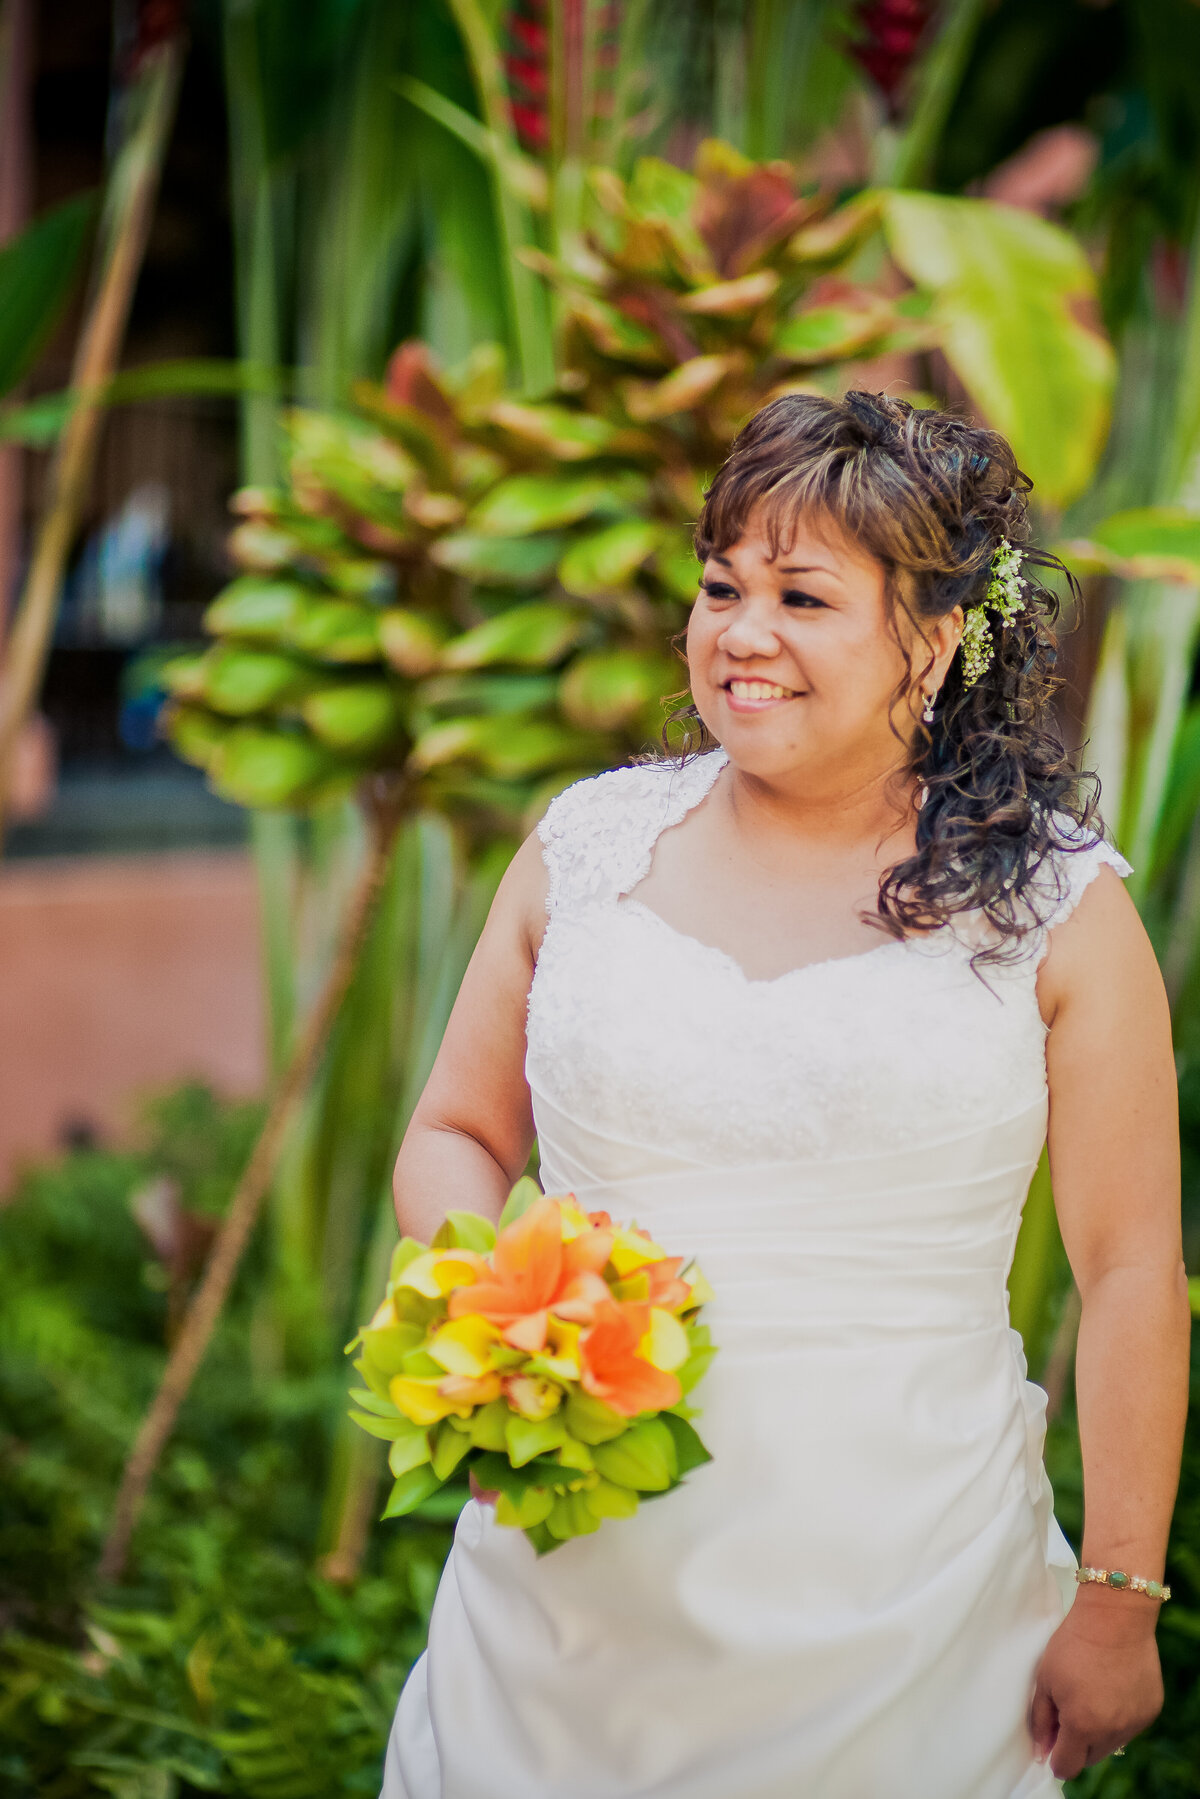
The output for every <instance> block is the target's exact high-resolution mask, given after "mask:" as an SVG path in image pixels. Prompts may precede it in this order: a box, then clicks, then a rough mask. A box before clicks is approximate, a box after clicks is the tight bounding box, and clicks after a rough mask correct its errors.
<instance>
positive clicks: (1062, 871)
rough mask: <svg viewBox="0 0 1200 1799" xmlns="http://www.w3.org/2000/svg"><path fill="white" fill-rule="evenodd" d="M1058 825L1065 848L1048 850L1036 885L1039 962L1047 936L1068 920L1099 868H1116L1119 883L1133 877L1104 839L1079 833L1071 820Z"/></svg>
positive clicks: (1117, 852) (1120, 855) (1046, 944)
mask: <svg viewBox="0 0 1200 1799" xmlns="http://www.w3.org/2000/svg"><path fill="white" fill-rule="evenodd" d="M1057 822H1058V828H1059V836H1060V838H1061V840H1062V842H1063V844H1064V845H1066V846H1068V847H1065V848H1061V849H1054V850H1051V852H1050V854H1049V856H1048V857H1047V859H1046V865H1045V867H1044V869H1043V871H1042V872H1041V873H1040V874H1039V877H1038V881H1037V885H1038V887H1039V889H1040V891H1041V895H1042V905H1041V906H1040V908H1039V910H1040V911H1041V924H1040V928H1039V932H1038V936H1039V943H1038V954H1037V960H1038V961H1039V962H1040V961H1041V960H1042V958H1043V957H1044V956H1045V954H1046V950H1047V948H1048V947H1049V936H1050V932H1051V931H1052V930H1053V929H1054V927H1055V926H1056V925H1060V924H1062V923H1063V921H1064V920H1065V919H1068V918H1070V916H1071V914H1072V912H1074V910H1075V908H1076V906H1077V905H1078V904H1079V902H1080V900H1081V899H1082V898H1083V896H1084V894H1085V893H1086V892H1087V890H1088V888H1089V887H1090V886H1091V884H1092V882H1093V881H1094V880H1095V878H1096V876H1097V875H1098V874H1099V873H1100V870H1101V869H1102V868H1115V869H1116V871H1117V873H1118V874H1119V875H1120V877H1121V879H1122V880H1126V879H1128V877H1129V876H1130V875H1131V874H1132V873H1133V868H1132V866H1131V864H1130V863H1128V862H1127V861H1126V860H1125V858H1124V856H1123V855H1122V854H1121V852H1120V851H1119V850H1115V849H1114V848H1113V846H1112V844H1111V843H1106V842H1105V841H1104V839H1103V837H1097V836H1095V835H1094V834H1093V833H1091V832H1086V833H1085V832H1081V831H1080V829H1079V827H1078V826H1077V825H1076V824H1075V823H1074V821H1073V820H1069V819H1063V818H1059V819H1058V821H1057ZM1047 901H1049V905H1048V907H1047V904H1046V902H1047Z"/></svg>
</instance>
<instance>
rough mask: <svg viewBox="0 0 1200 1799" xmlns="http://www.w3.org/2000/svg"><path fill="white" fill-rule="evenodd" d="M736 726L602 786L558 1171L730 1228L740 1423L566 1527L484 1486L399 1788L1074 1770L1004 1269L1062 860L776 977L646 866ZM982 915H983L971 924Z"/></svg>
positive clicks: (605, 1792) (1051, 1569)
mask: <svg viewBox="0 0 1200 1799" xmlns="http://www.w3.org/2000/svg"><path fill="white" fill-rule="evenodd" d="M724 760H725V758H724V755H723V753H722V752H720V751H717V752H714V753H713V754H711V755H708V756H705V757H702V758H698V759H696V760H694V761H692V762H690V763H686V764H685V765H684V766H683V767H682V768H680V767H679V766H678V765H676V764H672V763H662V764H658V765H653V766H643V767H637V768H627V769H621V770H617V771H615V772H613V773H610V774H606V775H601V776H599V777H598V778H597V779H595V780H592V781H585V782H581V783H580V784H579V785H577V786H575V787H573V788H570V789H569V790H568V791H567V792H566V793H564V794H563V795H562V796H561V797H560V798H559V799H558V800H556V801H555V802H554V804H553V805H552V806H551V807H550V810H549V812H548V813H547V815H546V818H545V820H544V821H543V824H542V827H541V836H542V840H543V843H544V846H545V858H546V862H547V865H548V868H549V871H550V897H549V902H548V908H549V912H550V919H549V924H548V927H547V931H546V937H545V942H544V944H543V947H542V951H541V955H540V957H539V961H538V967H537V973H536V976H535V978H534V982H533V988H532V992H531V994H530V999H529V1036H528V1042H529V1048H528V1061H527V1065H526V1072H527V1075H528V1079H529V1085H530V1088H531V1090H532V1094H533V1106H534V1115H535V1119H536V1123H537V1132H538V1140H539V1143H540V1147H541V1158H542V1161H541V1172H542V1183H543V1186H544V1187H545V1189H546V1191H547V1192H550V1193H561V1192H565V1191H568V1190H569V1191H573V1192H574V1193H576V1194H577V1195H578V1196H579V1199H580V1200H581V1201H582V1203H583V1204H584V1205H585V1206H586V1207H588V1208H597V1207H602V1208H604V1209H605V1210H607V1211H609V1212H611V1213H612V1215H613V1216H614V1218H617V1219H619V1220H622V1221H623V1220H625V1219H628V1218H633V1219H636V1220H637V1222H638V1223H639V1224H641V1225H643V1226H644V1227H646V1228H647V1229H648V1230H649V1231H651V1232H652V1233H653V1235H654V1236H655V1238H656V1239H657V1240H658V1241H659V1242H660V1243H662V1244H663V1245H664V1246H665V1248H666V1249H667V1250H668V1252H669V1253H672V1254H681V1253H685V1254H687V1255H693V1254H694V1255H696V1256H697V1257H698V1258H699V1260H700V1263H701V1265H702V1267H703V1269H704V1272H705V1273H706V1275H707V1276H708V1278H709V1281H710V1282H711V1284H712V1286H713V1288H714V1289H715V1292H716V1298H715V1300H714V1301H713V1302H712V1304H711V1305H710V1306H709V1308H708V1310H707V1313H706V1322H708V1323H709V1324H710V1325H711V1327H712V1333H713V1338H714V1341H715V1342H716V1343H717V1344H718V1345H719V1346H720V1347H719V1353H718V1355H717V1357H716V1360H715V1362H714V1363H713V1365H712V1367H711V1369H710V1371H709V1373H708V1374H707V1376H706V1377H705V1380H704V1381H703V1383H702V1384H701V1386H700V1387H699V1389H698V1390H697V1393H696V1395H695V1397H696V1399H697V1401H698V1403H699V1404H700V1405H701V1407H702V1412H703V1415H702V1417H701V1418H700V1419H699V1420H698V1425H699V1429H700V1431H701V1434H702V1436H703V1437H704V1439H705V1441H706V1443H707V1444H708V1447H709V1448H710V1449H711V1451H712V1454H713V1460H712V1461H711V1463H709V1464H708V1465H706V1466H705V1467H703V1468H700V1469H698V1470H696V1471H695V1472H694V1473H692V1474H691V1475H690V1476H689V1477H688V1479H687V1481H686V1483H685V1484H684V1485H683V1486H682V1487H680V1488H678V1489H677V1490H676V1491H674V1492H672V1493H669V1494H667V1495H665V1496H664V1497H663V1498H662V1499H659V1500H656V1501H654V1503H652V1504H644V1505H643V1506H642V1507H641V1509H640V1510H639V1512H638V1513H637V1515H636V1517H635V1518H632V1519H629V1520H622V1521H610V1522H608V1523H606V1524H604V1525H603V1526H602V1527H601V1529H600V1530H599V1532H597V1533H596V1534H595V1535H593V1536H589V1537H584V1538H580V1539H577V1540H575V1541H573V1542H570V1543H568V1544H566V1545H565V1546H564V1547H562V1548H560V1549H556V1550H554V1551H553V1552H552V1553H551V1554H549V1555H547V1556H545V1557H543V1558H541V1559H539V1558H538V1557H537V1556H535V1554H534V1551H533V1549H532V1548H531V1547H530V1545H529V1543H528V1542H527V1541H526V1539H525V1537H524V1536H523V1535H522V1534H521V1533H520V1532H519V1531H515V1530H511V1529H506V1528H504V1527H502V1526H499V1525H497V1524H496V1522H495V1519H494V1517H493V1515H492V1513H491V1510H490V1508H488V1507H487V1506H484V1505H481V1504H478V1503H475V1502H472V1503H470V1504H469V1505H468V1506H467V1507H466V1509H465V1511H464V1512H463V1514H462V1517H461V1519H460V1521H459V1524H458V1530H457V1534H456V1537H455V1543H454V1548H453V1551H452V1553H451V1556H450V1559H449V1562H448V1563H447V1566H446V1571H445V1574H444V1575H443V1578H442V1583H441V1586H440V1588H439V1591H438V1596H437V1601H436V1604H435V1606H434V1610H433V1618H432V1623H431V1627H430V1634H429V1649H428V1653H427V1654H426V1655H425V1656H423V1657H422V1659H421V1660H420V1661H419V1662H418V1663H417V1665H416V1667H415V1668H414V1669H413V1672H412V1674H411V1676H410V1678H409V1680H408V1683H407V1685H406V1686H405V1689H404V1692H403V1694H402V1696H401V1699H400V1704H399V1707H398V1710H397V1714H396V1722H395V1726H394V1729H393V1732H392V1738H391V1743H390V1745H389V1750H388V1758H387V1767H386V1772H385V1776H384V1785H383V1799H1049V1796H1050V1795H1052V1794H1056V1793H1058V1792H1059V1791H1060V1788H1059V1784H1058V1782H1057V1781H1055V1780H1054V1779H1053V1777H1052V1776H1051V1774H1050V1773H1049V1771H1048V1770H1047V1769H1046V1768H1045V1767H1043V1766H1039V1765H1038V1764H1037V1763H1035V1762H1034V1760H1033V1754H1032V1749H1031V1745H1030V1739H1029V1735H1028V1730H1027V1726H1026V1714H1027V1709H1028V1705H1029V1700H1030V1697H1031V1693H1032V1685H1033V1675H1034V1669H1035V1667H1036V1664H1037V1661H1038V1658H1039V1656H1040V1654H1041V1652H1042V1650H1043V1648H1044V1646H1045V1644H1046V1641H1047V1639H1048V1638H1049V1636H1050V1634H1051V1633H1052V1631H1053V1630H1054V1629H1055V1627H1056V1625H1057V1624H1058V1623H1059V1621H1060V1620H1061V1618H1062V1615H1063V1610H1064V1608H1065V1606H1066V1605H1067V1604H1068V1603H1069V1601H1070V1596H1071V1594H1072V1592H1073V1591H1074V1587H1073V1581H1072V1578H1071V1576H1072V1569H1073V1565H1074V1564H1073V1560H1072V1556H1071V1553H1070V1550H1069V1548H1068V1546H1067V1544H1066V1542H1065V1540H1064V1538H1063V1537H1062V1535H1061V1533H1060V1532H1059V1530H1058V1527H1057V1525H1056V1524H1055V1521H1054V1516H1053V1511H1052V1496H1051V1492H1050V1488H1049V1484H1048V1482H1047V1479H1046V1475H1045V1472H1044V1470H1043V1466H1042V1438H1043V1429H1044V1407H1045V1396H1044V1395H1043V1393H1042V1392H1041V1390H1040V1389H1039V1388H1037V1387H1035V1386H1031V1385H1030V1384H1029V1383H1028V1382H1027V1381H1026V1378H1025V1365H1024V1360H1023V1357H1022V1354H1021V1347H1020V1342H1019V1339H1018V1338H1017V1336H1016V1334H1015V1333H1014V1332H1013V1331H1011V1330H1010V1328H1009V1324H1008V1309H1007V1296H1006V1291H1005V1281H1006V1276H1007V1272H1008V1268H1009V1263H1010V1260H1011V1257H1012V1251H1013V1244H1014V1241H1015V1238H1016V1233H1017V1225H1018V1222H1019V1219H1020V1213H1021V1207H1022V1204H1023V1202H1024V1199H1025V1194H1026V1192H1027V1189H1028V1186H1029V1181H1030V1177H1031V1175H1032V1173H1033V1170H1034V1167H1035V1165H1036V1163H1037V1160H1038V1155H1039V1152H1040V1150H1041V1147H1042V1143H1043V1140H1044V1137H1045V1134H1046V1116H1047V1093H1046V1065H1045V1036H1046V1033H1045V1027H1044V1025H1043V1023H1042V1020H1041V1017H1040V1015H1039V1012H1038V1006H1037V1000H1036V995H1035V978H1036V970H1037V963H1038V960H1039V959H1040V953H1041V951H1042V950H1043V949H1044V940H1045V935H1046V930H1047V929H1049V928H1050V926H1052V925H1053V924H1054V923H1056V922H1057V921H1058V920H1059V919H1060V918H1062V917H1065V916H1066V914H1067V913H1068V912H1069V911H1070V910H1071V909H1072V907H1073V906H1074V905H1075V903H1076V902H1077V900H1078V898H1079V895H1080V893H1081V892H1082V890H1083V888H1084V887H1085V886H1086V885H1087V883H1088V881H1089V880H1090V879H1091V878H1092V876H1093V875H1094V874H1095V873H1096V872H1097V870H1098V869H1099V868H1100V867H1101V866H1102V865H1103V864H1104V863H1110V864H1113V865H1114V866H1116V867H1118V868H1119V869H1120V870H1121V872H1123V873H1124V872H1128V871H1127V866H1126V865H1125V864H1124V863H1123V862H1122V861H1121V858H1120V857H1119V856H1117V855H1116V853H1115V852H1114V851H1113V850H1111V849H1109V848H1108V847H1107V845H1105V844H1103V843H1101V842H1095V843H1090V842H1089V843H1087V844H1086V845H1085V846H1084V847H1082V848H1080V849H1079V850H1077V851H1074V852H1072V853H1065V852H1060V853H1057V854H1056V855H1055V856H1054V857H1053V859H1052V860H1053V867H1049V866H1046V867H1044V869H1043V874H1042V879H1043V880H1044V882H1045V883H1046V890H1047V892H1048V893H1050V894H1054V895H1055V896H1056V897H1055V901H1054V909H1053V911H1052V913H1051V915H1050V917H1049V922H1048V924H1047V926H1046V927H1045V928H1044V929H1035V930H1033V931H1031V934H1030V942H1029V945H1028V954H1027V955H1026V956H1025V957H1024V959H1023V960H1022V961H1020V962H1019V963H1018V964H1016V965H1008V966H1004V965H1000V966H997V965H990V966H988V967H986V969H985V971H984V973H985V978H984V979H980V978H979V977H978V976H977V975H976V974H975V972H974V971H973V970H972V968H971V964H970V954H971V946H970V942H969V937H970V932H969V931H965V932H964V931H962V930H958V931H950V930H943V931H941V932H938V933H936V934H934V935H933V936H930V937H926V938H919V939H911V938H910V939H907V940H905V941H895V940H892V939H884V940H883V941H881V942H880V944H879V945H878V946H877V947H876V948H874V949H872V950H869V951H866V952H865V953H863V954H860V955H855V956H849V957H844V958H841V959H838V960H834V961H827V962H819V963H815V964H812V965H809V966H805V967H801V968H797V969H795V970H794V971H793V972H791V973H789V974H785V975H782V976H781V977H780V978H778V979H777V980H769V981H755V980H750V979H749V978H748V977H747V976H746V975H745V974H743V972H742V971H741V969H740V968H739V967H738V965H737V964H736V963H735V962H734V961H732V960H731V959H730V957H728V956H727V955H725V954H724V953H722V952H721V951H720V950H717V949H714V948H711V947H708V946H706V945H704V944H702V943H699V942H697V941H696V940H695V939H693V938H689V937H685V936H683V935H681V934H680V933H679V932H677V931H676V930H674V929H673V928H672V927H671V926H670V925H668V924H667V923H666V922H665V921H664V920H662V919H661V918H659V917H658V915H657V914H655V913H653V912H651V911H650V910H648V909H647V908H646V907H645V906H643V905H641V904H639V903H638V902H637V900H636V899H629V898H626V897H625V896H626V895H628V894H629V893H630V891H631V890H632V889H633V888H634V887H636V886H637V884H638V883H639V882H640V881H641V879H642V878H643V876H644V875H645V874H646V872H647V870H648V868H649V865H650V859H651V856H652V854H653V849H654V844H655V842H656V840H657V838H658V837H659V835H660V833H661V832H662V831H663V830H665V829H666V828H667V827H669V826H670V825H673V824H676V823H678V822H679V820H680V819H682V818H683V817H684V816H685V814H686V813H687V812H688V811H689V809H690V808H692V807H693V806H695V805H697V804H698V803H699V802H700V801H701V800H702V799H703V797H704V796H705V794H706V793H707V792H708V790H709V788H710V787H711V786H712V783H713V781H714V779H715V778H716V776H717V774H718V773H719V771H720V769H721V767H722V766H723V763H724ZM964 939H967V940H964Z"/></svg>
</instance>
